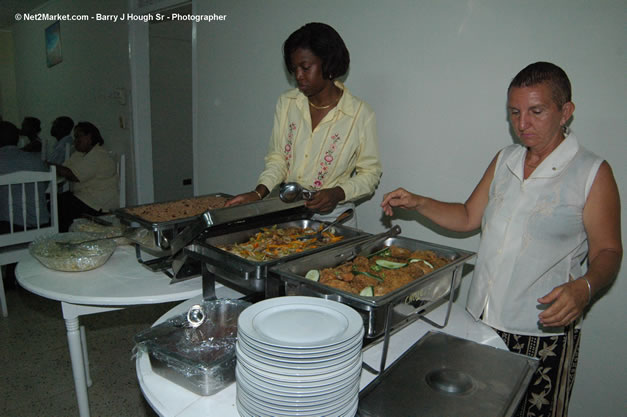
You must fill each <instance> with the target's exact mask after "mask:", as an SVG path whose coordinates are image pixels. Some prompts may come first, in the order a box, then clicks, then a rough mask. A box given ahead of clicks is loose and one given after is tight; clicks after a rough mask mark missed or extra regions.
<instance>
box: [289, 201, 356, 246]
mask: <svg viewBox="0 0 627 417" xmlns="http://www.w3.org/2000/svg"><path fill="white" fill-rule="evenodd" d="M353 212H354V210H353V209H352V208H349V209H348V210H346V211H344V212H343V213H342V214H340V215H339V216H337V218H336V219H335V220H334V221H333V222H332V223H331V224H329V225H328V226H327V227H325V228H324V229H322V230H320V231H319V232H316V233H314V234H311V235H305V236H300V237H298V238H297V240H310V239H320V238H321V237H322V233H324V232H326V231H327V230H329V229H330V228H332V227H333V226H336V225H338V224H340V223H344V222H345V221H346V220H348V219H350V218H351V216H352V215H353Z"/></svg>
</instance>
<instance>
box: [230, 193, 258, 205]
mask: <svg viewBox="0 0 627 417" xmlns="http://www.w3.org/2000/svg"><path fill="white" fill-rule="evenodd" d="M253 201H259V195H258V194H257V193H256V192H254V191H250V192H247V193H243V194H239V195H236V196H235V197H233V198H232V199H230V200H228V201H227V202H226V204H224V207H231V206H237V205H240V204H245V203H252V202H253Z"/></svg>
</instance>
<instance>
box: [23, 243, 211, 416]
mask: <svg viewBox="0 0 627 417" xmlns="http://www.w3.org/2000/svg"><path fill="white" fill-rule="evenodd" d="M15 275H16V278H17V281H18V282H19V284H20V285H21V286H22V287H23V288H25V289H26V290H28V291H30V292H32V293H35V294H37V295H40V296H42V297H45V298H49V299H52V300H57V301H60V302H61V307H62V311H63V318H64V319H65V326H66V330H67V338H68V346H69V351H70V359H71V362H72V373H73V376H74V385H75V388H76V397H77V400H78V409H79V414H80V416H81V417H89V415H90V413H89V398H88V394H87V387H88V386H91V379H90V375H89V364H88V359H87V346H86V342H85V337H84V332H82V331H81V330H82V329H81V326H80V324H79V317H80V316H83V315H87V314H96V313H103V312H107V311H114V310H120V309H123V308H126V307H129V306H133V305H143V304H158V303H166V302H172V301H180V300H187V299H189V298H192V297H195V296H200V294H201V293H202V282H201V278H200V277H196V278H192V279H190V280H187V281H183V282H178V283H176V284H170V278H168V277H167V276H166V275H165V274H163V273H161V272H152V271H150V270H148V269H146V268H144V267H143V266H141V265H140V264H139V263H138V262H137V259H136V257H135V250H134V249H133V248H132V247H131V246H119V247H118V248H117V249H116V250H115V252H114V253H113V255H112V256H111V258H110V259H109V260H108V261H107V262H106V263H105V264H104V265H103V266H101V267H100V268H97V269H94V270H91V271H84V272H60V271H54V270H51V269H48V268H46V267H44V266H43V265H42V264H41V263H39V261H38V260H37V259H35V258H33V257H30V258H29V259H27V260H24V261H21V262H20V263H19V264H18V266H17V268H16V271H15ZM81 336H82V337H81Z"/></svg>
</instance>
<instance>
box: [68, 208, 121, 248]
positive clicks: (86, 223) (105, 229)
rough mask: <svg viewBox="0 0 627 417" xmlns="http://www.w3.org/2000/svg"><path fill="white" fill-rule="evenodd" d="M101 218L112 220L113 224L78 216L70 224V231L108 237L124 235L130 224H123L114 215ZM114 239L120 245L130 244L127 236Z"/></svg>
mask: <svg viewBox="0 0 627 417" xmlns="http://www.w3.org/2000/svg"><path fill="white" fill-rule="evenodd" d="M100 219H102V220H105V221H108V222H110V223H111V225H104V224H98V223H96V222H93V221H92V220H89V219H84V218H78V219H75V220H74V221H73V222H72V224H71V225H70V232H83V233H91V234H93V235H95V236H99V237H103V238H104V237H106V238H108V237H112V236H120V235H123V234H124V232H125V231H126V230H127V229H128V226H126V225H123V224H121V223H120V220H119V219H118V218H117V217H115V216H113V215H108V216H101V217H100ZM113 240H114V242H115V243H117V244H118V245H128V244H130V241H129V240H128V239H126V238H125V237H118V238H115V239H113Z"/></svg>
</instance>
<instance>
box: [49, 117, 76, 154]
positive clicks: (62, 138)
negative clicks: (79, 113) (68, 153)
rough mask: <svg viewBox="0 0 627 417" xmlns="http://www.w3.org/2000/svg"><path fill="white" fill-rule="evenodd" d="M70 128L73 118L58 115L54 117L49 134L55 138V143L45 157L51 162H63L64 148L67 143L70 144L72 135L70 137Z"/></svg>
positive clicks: (72, 124) (72, 138)
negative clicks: (48, 154)
mask: <svg viewBox="0 0 627 417" xmlns="http://www.w3.org/2000/svg"><path fill="white" fill-rule="evenodd" d="M72 129H74V120H72V119H71V118H69V117H67V116H60V117H57V118H56V119H54V122H52V126H51V127H50V135H51V136H52V137H54V138H56V139H57V143H56V144H55V145H54V148H53V149H52V151H51V152H50V156H49V157H48V158H47V159H48V162H50V163H52V164H63V163H64V162H65V148H66V146H67V145H70V146H72V143H73V142H74V137H72Z"/></svg>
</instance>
